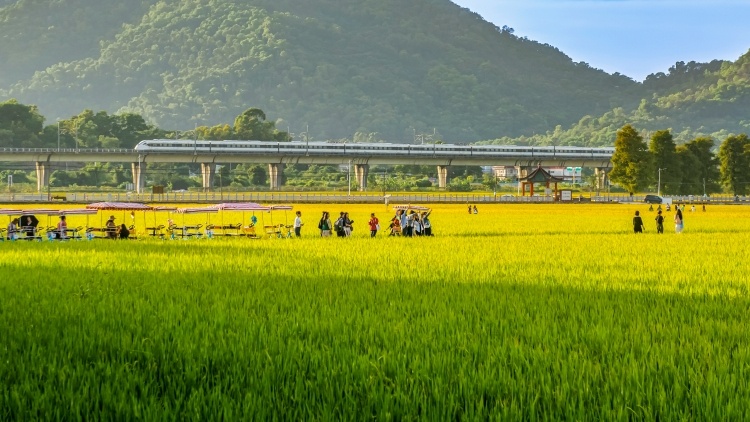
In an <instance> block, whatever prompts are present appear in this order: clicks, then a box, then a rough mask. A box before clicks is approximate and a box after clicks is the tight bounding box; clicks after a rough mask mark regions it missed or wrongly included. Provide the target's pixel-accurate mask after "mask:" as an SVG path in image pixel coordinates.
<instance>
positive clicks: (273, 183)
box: [268, 163, 284, 190]
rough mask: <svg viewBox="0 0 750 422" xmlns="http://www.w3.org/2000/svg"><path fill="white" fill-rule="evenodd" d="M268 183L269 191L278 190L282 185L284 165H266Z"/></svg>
mask: <svg viewBox="0 0 750 422" xmlns="http://www.w3.org/2000/svg"><path fill="white" fill-rule="evenodd" d="M268 181H269V184H270V188H271V190H279V189H281V186H282V185H283V184H284V164H280V163H271V164H269V165H268Z"/></svg>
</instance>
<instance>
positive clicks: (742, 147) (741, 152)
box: [719, 134, 750, 195]
mask: <svg viewBox="0 0 750 422" xmlns="http://www.w3.org/2000/svg"><path fill="white" fill-rule="evenodd" d="M748 145H750V140H748V138H747V135H745V134H742V135H736V136H730V137H728V138H727V139H725V140H724V142H722V143H721V146H720V147H719V162H720V163H721V167H720V169H719V171H720V173H721V183H722V184H723V185H724V186H725V187H726V188H727V189H728V190H729V191H730V192H732V193H733V194H735V195H739V194H740V193H744V192H745V191H746V187H747V186H746V182H747V180H748V176H750V161H749V160H748V152H747V148H748Z"/></svg>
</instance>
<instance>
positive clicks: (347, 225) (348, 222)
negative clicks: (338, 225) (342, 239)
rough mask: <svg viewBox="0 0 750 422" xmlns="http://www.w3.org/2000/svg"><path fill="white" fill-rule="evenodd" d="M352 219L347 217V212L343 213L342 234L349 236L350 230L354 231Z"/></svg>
mask: <svg viewBox="0 0 750 422" xmlns="http://www.w3.org/2000/svg"><path fill="white" fill-rule="evenodd" d="M353 224H354V220H352V219H351V218H349V213H348V212H345V213H344V236H346V237H349V236H351V235H352V231H354V225H353Z"/></svg>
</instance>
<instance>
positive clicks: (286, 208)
mask: <svg viewBox="0 0 750 422" xmlns="http://www.w3.org/2000/svg"><path fill="white" fill-rule="evenodd" d="M268 208H270V209H271V211H291V210H292V209H293V208H294V207H293V206H291V205H271V206H269V207H268Z"/></svg>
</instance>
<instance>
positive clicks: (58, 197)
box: [52, 195, 68, 202]
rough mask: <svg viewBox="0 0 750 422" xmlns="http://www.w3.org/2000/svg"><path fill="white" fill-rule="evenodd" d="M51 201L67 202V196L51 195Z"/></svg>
mask: <svg viewBox="0 0 750 422" xmlns="http://www.w3.org/2000/svg"><path fill="white" fill-rule="evenodd" d="M52 199H59V200H61V201H63V202H65V201H67V200H68V196H67V195H52Z"/></svg>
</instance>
